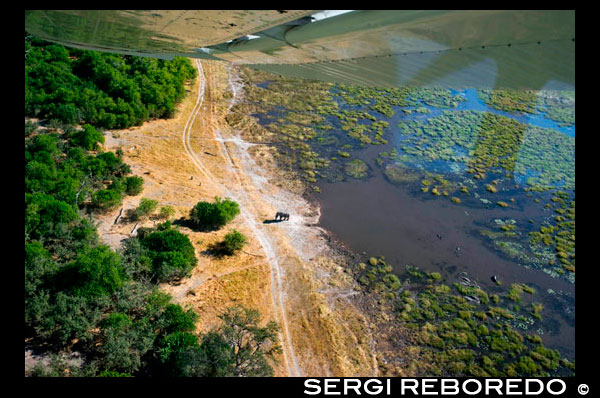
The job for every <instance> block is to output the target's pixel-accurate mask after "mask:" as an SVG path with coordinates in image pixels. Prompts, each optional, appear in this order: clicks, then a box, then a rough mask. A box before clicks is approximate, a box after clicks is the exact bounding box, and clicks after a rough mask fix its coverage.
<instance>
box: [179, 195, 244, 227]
mask: <svg viewBox="0 0 600 398" xmlns="http://www.w3.org/2000/svg"><path fill="white" fill-rule="evenodd" d="M238 214H240V208H239V205H238V204H237V203H236V202H234V201H232V200H230V199H225V200H221V198H219V197H218V196H217V197H215V201H214V203H210V202H199V203H198V204H197V205H196V206H195V207H194V208H193V209H192V210H191V212H190V217H191V219H192V221H193V222H194V223H196V225H197V226H198V227H200V228H205V229H216V228H220V227H222V226H224V225H225V224H227V223H228V222H230V221H231V220H233V219H234V218H235V217H236V216H237V215H238Z"/></svg>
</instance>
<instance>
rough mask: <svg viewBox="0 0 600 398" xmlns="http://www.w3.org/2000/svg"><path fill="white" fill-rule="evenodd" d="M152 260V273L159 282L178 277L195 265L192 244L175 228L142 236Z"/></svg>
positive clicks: (185, 273) (143, 243)
mask: <svg viewBox="0 0 600 398" xmlns="http://www.w3.org/2000/svg"><path fill="white" fill-rule="evenodd" d="M142 245H143V246H144V247H145V248H146V249H148V257H150V258H151V260H152V275H153V277H154V278H155V279H156V280H158V281H160V282H167V281H171V280H175V279H180V278H182V277H184V276H185V275H187V274H188V273H189V271H191V269H192V268H193V267H194V266H195V265H196V261H197V259H196V254H195V252H194V246H193V245H192V242H190V239H189V238H188V237H187V235H185V234H182V233H181V232H179V231H177V230H175V229H171V228H169V229H165V230H162V231H155V232H152V233H150V234H148V235H146V236H144V237H143V238H142Z"/></svg>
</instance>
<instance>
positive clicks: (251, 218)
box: [182, 60, 302, 376]
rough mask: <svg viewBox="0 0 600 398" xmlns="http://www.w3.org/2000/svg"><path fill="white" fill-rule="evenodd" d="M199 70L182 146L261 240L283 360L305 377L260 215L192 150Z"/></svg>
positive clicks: (224, 152) (242, 193)
mask: <svg viewBox="0 0 600 398" xmlns="http://www.w3.org/2000/svg"><path fill="white" fill-rule="evenodd" d="M196 67H197V69H198V75H199V77H200V79H199V84H200V88H199V90H198V99H197V100H196V105H195V107H194V109H193V111H192V114H191V115H190V117H189V119H188V122H187V123H186V125H185V127H184V129H183V132H182V140H183V145H184V147H185V151H186V153H187V155H188V157H189V158H190V160H191V161H192V162H193V163H194V165H195V166H196V167H197V168H198V170H199V171H200V172H201V173H202V175H203V176H204V177H205V178H206V180H207V181H208V182H210V183H211V184H214V185H215V186H217V187H219V189H220V190H221V191H222V192H223V193H225V195H226V196H227V197H229V198H231V199H233V200H235V201H236V202H238V203H239V204H240V208H241V216H242V217H243V218H244V221H245V222H246V225H247V226H248V227H249V228H250V229H251V230H252V232H253V236H254V237H255V238H256V239H258V240H259V242H260V244H261V246H262V250H263V251H264V253H265V255H266V257H267V261H268V262H269V265H270V267H271V281H272V283H271V289H272V296H273V305H274V306H275V313H276V314H278V318H279V322H280V325H281V327H282V330H283V332H284V333H283V335H284V336H280V340H281V342H282V347H283V356H284V359H285V362H286V364H287V368H288V371H289V375H290V376H302V373H301V372H300V367H299V366H298V360H297V359H296V354H295V352H294V346H293V344H292V342H291V337H290V333H289V329H288V324H287V319H286V315H285V307H284V298H283V292H282V287H281V286H282V282H281V268H280V266H279V261H278V259H277V253H276V252H275V250H273V247H272V245H271V242H270V240H269V237H268V236H267V234H266V233H265V232H264V231H263V230H262V229H261V228H260V227H259V225H258V222H257V219H258V215H257V213H256V210H255V209H254V208H253V205H252V202H251V201H250V200H249V199H248V197H247V195H245V191H244V189H243V188H242V189H237V190H236V192H235V193H234V192H232V190H230V189H229V188H228V187H227V186H225V185H223V184H222V183H220V182H219V181H217V179H216V178H215V177H214V176H213V175H212V173H211V172H210V171H209V170H208V169H206V168H205V167H204V166H203V165H202V162H201V160H200V159H199V158H198V156H197V155H196V153H195V152H194V149H193V148H192V145H191V143H190V140H191V137H192V126H193V125H194V122H195V120H196V118H197V116H198V114H199V113H200V110H201V109H202V103H203V100H204V91H205V85H206V81H205V78H204V72H203V69H202V64H201V63H200V61H198V60H196ZM215 133H216V134H217V137H216V138H217V139H219V140H221V141H220V142H219V143H220V144H221V145H220V149H221V151H222V155H223V156H224V157H225V158H226V159H227V161H228V164H227V167H229V168H230V170H232V171H233V172H234V175H235V177H236V180H237V185H238V186H241V185H242V184H241V181H240V178H239V176H238V174H237V172H236V171H235V166H234V165H233V161H232V159H231V155H230V154H229V152H228V150H227V147H225V145H223V142H222V139H223V137H222V136H220V135H219V130H215Z"/></svg>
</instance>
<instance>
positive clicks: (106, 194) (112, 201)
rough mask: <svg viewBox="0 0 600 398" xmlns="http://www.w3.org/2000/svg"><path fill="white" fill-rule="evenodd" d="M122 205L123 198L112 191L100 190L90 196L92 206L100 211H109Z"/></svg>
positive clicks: (115, 191)
mask: <svg viewBox="0 0 600 398" xmlns="http://www.w3.org/2000/svg"><path fill="white" fill-rule="evenodd" d="M121 203H123V196H121V194H120V193H119V192H118V191H117V190H114V189H101V190H99V191H96V192H94V194H93V195H92V204H93V206H94V207H96V208H98V209H101V210H110V209H113V208H115V207H117V206H119V205H120V204H121Z"/></svg>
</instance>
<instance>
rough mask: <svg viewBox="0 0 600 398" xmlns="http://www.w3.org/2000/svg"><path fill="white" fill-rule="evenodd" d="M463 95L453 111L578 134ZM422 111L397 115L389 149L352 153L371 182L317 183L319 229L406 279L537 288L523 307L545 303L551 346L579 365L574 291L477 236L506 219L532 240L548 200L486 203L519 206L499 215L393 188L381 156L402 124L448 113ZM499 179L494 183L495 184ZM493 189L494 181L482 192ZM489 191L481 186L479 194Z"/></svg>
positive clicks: (509, 194)
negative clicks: (436, 276) (416, 272)
mask: <svg viewBox="0 0 600 398" xmlns="http://www.w3.org/2000/svg"><path fill="white" fill-rule="evenodd" d="M458 94H461V92H459V93H458ZM462 94H464V96H465V97H466V98H467V101H465V102H460V103H459V104H460V105H459V106H458V107H457V108H454V109H456V110H476V111H488V112H493V113H495V114H500V115H503V116H507V117H511V118H513V119H516V120H518V121H519V122H522V123H528V124H530V125H536V126H540V127H550V128H554V129H556V130H558V131H561V132H562V133H564V134H567V135H569V136H572V137H574V134H575V126H569V127H560V126H558V124H557V123H556V122H555V121H552V120H549V119H546V118H545V116H544V115H543V114H541V113H540V114H536V115H527V114H513V113H508V112H502V111H497V110H495V109H492V108H489V107H488V106H487V105H486V104H485V103H483V102H482V101H481V100H480V99H479V98H478V97H477V95H476V92H475V90H465V91H463V92H462ZM418 106H419V107H420V106H425V107H427V108H428V109H430V110H431V113H429V114H421V113H417V114H415V113H413V114H411V115H408V116H406V115H404V114H403V113H402V112H398V109H399V108H396V109H395V110H396V113H395V114H394V116H393V117H392V118H390V119H387V120H388V121H389V122H390V128H389V130H391V131H392V135H393V136H392V137H389V135H388V134H386V139H388V140H389V141H390V143H389V144H387V145H385V146H382V145H379V146H370V147H366V148H364V149H355V150H353V152H352V159H357V158H358V159H361V160H363V161H365V162H366V163H367V164H368V165H369V168H370V171H371V173H370V174H371V176H370V177H369V178H368V179H366V180H357V179H353V178H346V180H345V181H341V182H327V181H324V180H321V181H320V182H319V183H318V186H319V188H320V190H321V193H320V194H319V195H318V196H317V199H318V200H319V202H320V204H321V209H322V216H321V220H320V225H321V226H322V227H324V228H326V229H327V230H329V231H330V232H332V233H333V235H334V236H335V237H336V238H337V240H338V241H340V242H341V243H343V244H345V245H346V246H347V247H348V248H350V249H352V250H354V251H356V252H359V253H364V254H365V255H367V256H380V255H381V256H384V257H385V259H386V262H387V263H388V264H392V265H393V266H394V267H395V270H394V271H395V272H396V273H398V274H399V275H400V276H402V274H403V273H404V271H405V266H406V265H415V266H418V267H419V268H422V269H425V270H427V271H429V272H440V273H441V275H442V277H443V278H445V279H446V282H447V283H449V284H452V283H453V282H455V281H457V274H458V273H460V272H463V271H464V272H467V273H468V274H469V276H470V277H474V278H475V279H476V280H477V281H478V282H479V284H480V285H481V286H482V287H484V288H485V289H486V290H488V291H490V292H492V293H502V294H503V293H505V292H506V289H507V288H508V287H509V286H510V284H511V283H526V284H528V285H530V286H533V287H534V288H535V290H536V293H535V294H534V295H533V297H523V299H524V301H523V303H524V304H527V303H529V302H531V301H532V300H533V301H537V302H541V303H543V305H544V311H543V320H542V322H541V329H542V331H543V335H542V339H543V341H544V344H545V345H546V346H548V347H550V348H556V349H559V350H560V351H561V352H562V354H563V355H566V356H568V357H574V350H575V343H574V337H575V328H574V327H575V324H574V309H575V303H574V292H575V289H574V284H573V283H571V282H569V281H567V280H565V279H564V278H555V277H552V276H550V275H548V274H546V273H544V272H542V271H541V270H539V269H533V268H526V267H524V266H523V265H520V264H518V263H517V262H516V260H514V259H511V258H509V257H507V256H506V255H505V254H503V253H501V252H499V251H498V250H496V249H495V248H494V247H493V245H492V244H491V243H490V240H489V239H488V238H485V237H483V236H481V235H480V234H479V233H478V229H480V228H481V227H482V226H486V225H487V226H489V224H490V221H491V220H493V219H496V218H500V219H515V220H518V225H519V228H520V230H521V233H524V234H526V233H527V232H528V229H529V230H532V228H533V227H532V226H530V225H529V224H528V223H527V220H529V219H536V220H540V219H543V218H544V217H548V216H549V213H550V212H549V211H548V210H545V209H544V208H543V205H544V201H543V200H542V201H540V203H534V202H533V201H532V199H531V198H526V197H525V193H524V192H523V191H522V190H520V189H512V190H508V191H506V190H505V191H503V192H498V193H497V194H493V196H491V195H482V197H484V196H487V197H489V198H490V199H491V200H493V201H494V202H495V201H496V200H504V201H508V200H509V198H514V199H515V202H514V204H513V205H511V206H510V207H509V208H501V207H498V206H496V205H495V204H493V203H494V202H492V205H491V206H489V208H486V206H485V205H484V204H482V203H481V202H480V200H479V199H474V198H472V197H471V198H469V199H463V203H461V204H459V205H456V204H453V203H451V202H450V201H449V200H448V198H443V197H435V196H433V195H430V194H429V195H427V194H423V193H422V192H420V190H419V188H420V185H419V183H418V180H417V183H416V184H410V183H409V184H400V185H397V184H392V183H390V182H389V181H388V180H387V179H386V177H385V176H384V174H383V172H382V169H381V168H380V167H379V166H377V164H376V163H375V159H376V157H377V155H378V154H379V153H381V152H384V151H389V150H391V149H392V148H393V147H394V145H396V144H397V143H398V139H399V134H396V132H395V131H394V130H396V129H394V126H395V125H396V124H397V123H398V121H399V120H401V119H403V118H405V119H411V118H419V119H422V120H426V119H428V118H430V117H435V116H436V115H439V114H440V113H441V112H442V111H443V110H448V109H447V108H444V109H440V108H435V107H432V106H428V105H425V104H419V105H418ZM413 108H414V107H413ZM336 127H337V126H336ZM342 134H343V132H342ZM442 163H443V162H440V164H439V165H437V164H436V162H433V163H429V164H428V165H427V169H429V170H432V169H437V170H436V171H438V172H439V171H440V170H441V169H444V168H445V169H446V172H448V171H449V168H448V164H446V165H444V164H442ZM436 166H437V167H436ZM455 166H458V167H455V168H454V170H453V172H452V173H450V174H453V175H454V176H462V175H464V168H465V167H464V164H458V165H455ZM446 176H448V174H447V175H446ZM492 178H493V177H488V180H490V179H492ZM487 182H489V181H485V182H483V184H485V183H487ZM483 184H482V183H481V182H478V185H479V186H482V185H483ZM461 198H462V197H461ZM537 228H539V226H538V227H537ZM438 235H439V236H441V239H439V237H438ZM458 248H459V249H458ZM492 275H497V277H498V279H499V280H501V281H502V283H503V285H502V286H501V287H499V286H496V285H495V284H494V283H493V282H492V281H491V276H492ZM549 289H550V290H549ZM538 327H540V326H537V325H536V330H537V328H538Z"/></svg>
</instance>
